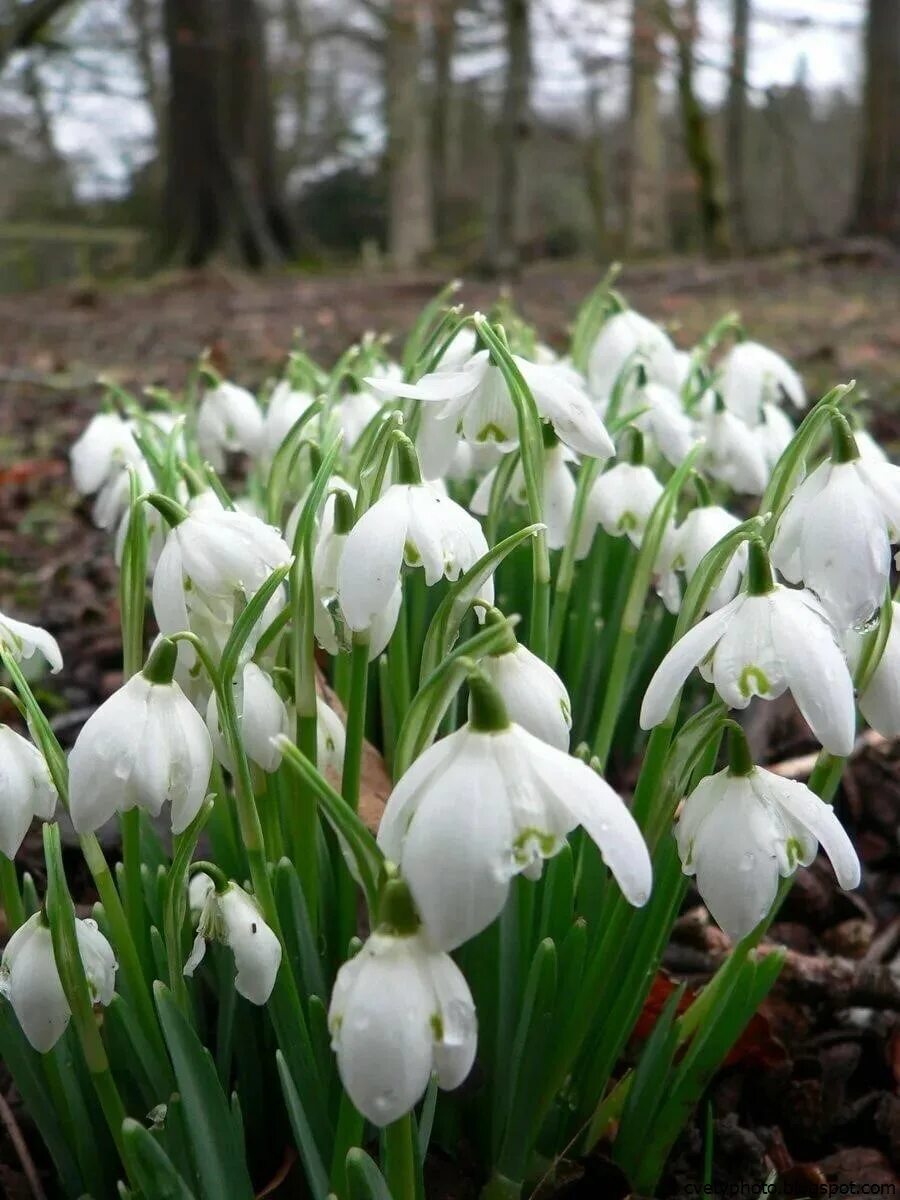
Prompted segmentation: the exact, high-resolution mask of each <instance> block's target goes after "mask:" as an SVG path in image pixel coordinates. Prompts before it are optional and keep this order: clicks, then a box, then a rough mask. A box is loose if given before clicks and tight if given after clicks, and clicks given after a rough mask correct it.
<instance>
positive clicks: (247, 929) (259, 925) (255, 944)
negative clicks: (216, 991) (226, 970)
mask: <svg viewBox="0 0 900 1200" xmlns="http://www.w3.org/2000/svg"><path fill="white" fill-rule="evenodd" d="M218 901H219V910H220V912H221V915H222V920H223V922H224V924H225V938H226V941H227V943H228V945H229V946H230V947H231V950H232V952H233V954H234V965H235V967H236V969H237V973H236V975H235V980H234V986H235V988H236V989H237V992H238V994H239V995H241V996H243V997H244V998H245V999H246V1000H249V1001H250V1003H251V1004H265V1003H266V1001H267V1000H268V999H269V996H271V994H272V989H273V988H274V986H275V979H276V976H277V975H278V968H279V967H280V965H281V942H279V940H278V938H277V936H276V935H275V933H274V932H273V931H272V930H271V929H270V928H269V926H268V925H267V924H266V922H265V921H264V920H263V918H262V914H261V913H260V911H259V908H258V907H257V905H256V903H255V901H254V900H253V899H252V898H251V897H250V896H248V895H247V893H246V892H245V891H243V889H242V888H239V887H237V886H236V885H235V884H231V885H230V886H229V887H228V888H226V889H225V891H224V892H223V893H222V894H221V895H220V896H219V897H218Z"/></svg>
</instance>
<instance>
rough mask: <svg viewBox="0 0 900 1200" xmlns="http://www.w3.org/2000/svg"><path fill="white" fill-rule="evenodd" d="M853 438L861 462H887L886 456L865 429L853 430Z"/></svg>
mask: <svg viewBox="0 0 900 1200" xmlns="http://www.w3.org/2000/svg"><path fill="white" fill-rule="evenodd" d="M853 438H854V441H855V442H856V448H857V450H858V451H859V457H860V458H861V459H862V460H863V462H882V463H884V462H888V461H889V459H888V456H887V455H886V454H885V452H884V451H883V450H882V448H881V447H880V446H879V445H878V443H877V442H876V440H875V439H874V438H873V437H872V435H871V433H869V431H868V430H867V429H854V430H853Z"/></svg>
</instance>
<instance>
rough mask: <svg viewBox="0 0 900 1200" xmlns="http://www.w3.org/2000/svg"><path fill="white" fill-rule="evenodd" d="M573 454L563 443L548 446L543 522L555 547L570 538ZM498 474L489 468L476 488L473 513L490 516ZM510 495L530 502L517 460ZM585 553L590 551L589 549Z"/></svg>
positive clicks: (521, 503) (550, 544) (471, 505)
mask: <svg viewBox="0 0 900 1200" xmlns="http://www.w3.org/2000/svg"><path fill="white" fill-rule="evenodd" d="M573 457H574V455H573V454H572V452H571V450H569V449H568V448H567V447H566V446H563V445H562V444H561V443H559V442H557V443H556V445H551V446H547V447H545V449H544V471H543V497H542V501H543V502H542V506H541V508H542V516H543V521H544V524H545V525H546V526H547V545H548V547H549V548H550V549H551V550H561V549H562V547H563V546H564V545H565V544H566V542H567V541H568V537H569V526H570V525H571V522H572V512H573V510H574V508H575V480H574V479H573V477H572V472H571V471H570V470H569V466H568V464H569V463H570V462H571V461H572V459H573ZM496 477H497V468H496V467H494V468H492V469H491V470H490V471H488V473H487V475H485V477H484V478H483V479H482V481H481V483H479V485H478V487H477V488H476V489H475V493H474V495H473V496H472V499H471V500H470V501H469V508H470V509H471V510H472V512H473V513H477V514H478V515H479V516H487V514H488V512H489V511H490V506H491V491H492V490H493V487H494V480H495V479H496ZM508 495H509V497H510V499H512V501H513V502H514V503H515V504H518V505H519V506H521V507H525V506H526V505H527V503H528V496H527V493H526V490H525V473H524V471H523V470H522V464H521V462H519V463H517V464H516V466H515V468H514V470H513V473H512V478H511V479H510V484H509V493H508ZM585 553H587V551H586V550H585ZM581 557H584V555H581Z"/></svg>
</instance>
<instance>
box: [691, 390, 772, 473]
mask: <svg viewBox="0 0 900 1200" xmlns="http://www.w3.org/2000/svg"><path fill="white" fill-rule="evenodd" d="M698 428H699V432H700V434H701V436H702V437H703V439H704V442H705V448H704V452H703V465H704V468H705V470H706V471H707V473H708V474H709V475H711V476H712V477H713V479H717V480H719V482H720V483H725V484H727V485H728V486H729V487H730V488H733V489H734V491H736V492H741V493H743V494H745V495H748V496H761V495H762V493H763V492H764V491H765V488H766V484H767V483H768V481H769V467H768V464H767V462H766V456H765V453H764V450H763V446H762V444H761V442H760V441H759V439H758V438H756V437H754V436H753V433H752V431H751V430H750V428H749V427H748V426H747V425H745V424H744V422H743V421H742V420H741V419H740V417H736V416H735V415H734V413H733V412H730V411H729V410H728V409H727V408H725V407H724V405H723V404H721V402H720V401H719V400H718V398H716V401H715V406H714V409H713V411H712V412H711V413H709V414H708V415H706V416H701V418H700V420H699V422H698Z"/></svg>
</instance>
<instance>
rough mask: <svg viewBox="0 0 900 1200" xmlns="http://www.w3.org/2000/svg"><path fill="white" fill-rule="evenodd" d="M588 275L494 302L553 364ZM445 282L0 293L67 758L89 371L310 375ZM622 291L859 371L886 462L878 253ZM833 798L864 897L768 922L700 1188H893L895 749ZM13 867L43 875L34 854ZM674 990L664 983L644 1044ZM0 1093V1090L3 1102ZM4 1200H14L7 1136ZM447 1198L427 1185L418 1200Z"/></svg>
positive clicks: (695, 322) (11, 465)
mask: <svg viewBox="0 0 900 1200" xmlns="http://www.w3.org/2000/svg"><path fill="white" fill-rule="evenodd" d="M596 277H597V275H596V272H595V271H594V270H593V269H591V268H589V267H575V266H572V267H568V266H560V265H541V266H535V267H533V268H530V269H528V270H527V271H526V272H525V273H524V274H523V276H522V278H521V279H520V280H519V281H518V282H517V283H516V284H515V286H514V287H513V288H512V289H511V290H512V295H513V299H514V301H515V303H516V305H517V306H518V307H519V309H520V310H521V311H522V313H523V314H524V315H525V317H526V318H527V319H529V320H530V321H532V322H534V323H535V324H536V325H537V327H538V328H539V330H540V332H541V335H542V336H543V337H544V338H545V340H547V341H548V342H550V343H551V344H552V345H554V346H556V347H558V348H561V347H562V346H564V345H565V340H566V330H567V327H568V325H569V323H570V322H571V319H572V317H573V315H574V312H575V310H576V307H577V305H578V302H579V301H580V300H581V298H582V297H583V296H584V295H585V294H586V293H587V291H588V290H589V289H590V288H591V286H592V285H593V284H594V282H595V281H596ZM440 282H441V281H440V280H439V279H438V278H437V276H433V275H431V276H429V275H421V276H416V277H414V278H398V277H375V276H371V277H370V276H361V275H359V274H356V275H349V274H348V275H331V276H309V275H304V276H301V275H289V274H285V275H281V276H277V277H254V278H248V277H246V276H243V275H237V274H232V273H230V272H227V271H224V270H209V271H206V272H203V273H196V274H184V275H173V276H169V277H162V278H158V279H155V280H153V281H148V282H136V283H133V284H129V285H127V286H126V285H116V286H111V285H110V286H107V285H81V286H77V287H66V288H60V289H54V290H52V291H45V292H41V293H32V294H25V295H16V296H2V297H0V609H2V610H3V611H7V612H10V613H12V614H13V615H15V616H17V617H20V618H24V619H32V620H35V621H39V622H40V623H41V624H42V625H45V626H46V627H48V628H49V629H50V630H51V631H52V632H53V633H54V634H55V635H56V636H57V638H58V639H59V641H60V644H61V646H62V650H63V655H64V658H65V661H66V666H65V669H64V671H63V673H62V674H61V676H59V677H58V678H56V679H54V680H52V681H50V682H49V683H48V684H47V685H46V688H45V689H44V690H43V691H42V693H41V699H42V700H43V701H44V702H45V703H46V705H47V707H48V711H50V712H52V713H53V714H54V721H55V724H56V727H57V731H58V733H59V735H60V737H61V739H62V740H63V741H64V742H69V741H71V739H72V738H73V737H74V735H75V733H76V732H77V730H78V728H80V726H81V724H82V723H83V721H84V720H85V718H86V716H87V715H89V713H90V712H91V711H92V710H93V708H94V707H95V706H96V705H97V703H99V701H100V700H101V699H103V698H104V697H105V696H107V695H108V694H109V693H110V692H111V691H112V690H113V689H114V688H115V687H116V686H117V685H118V683H119V681H120V678H121V676H120V668H121V662H120V657H119V654H120V648H119V635H118V614H117V608H116V598H115V570H114V567H113V563H112V556H111V547H110V544H109V538H108V536H107V535H106V534H103V533H100V532H98V531H96V530H94V529H93V528H92V527H91V525H90V522H89V520H88V516H87V511H86V508H85V506H84V504H83V503H82V502H81V501H80V500H79V498H78V497H77V496H76V495H75V494H74V492H73V490H72V488H71V486H70V484H69V480H68V474H67V471H68V468H67V462H66V456H67V451H68V448H69V446H70V445H71V443H72V441H73V440H74V439H75V437H76V436H77V435H78V433H79V431H80V430H81V428H82V427H83V426H84V424H85V423H86V421H87V420H88V418H89V416H90V414H91V412H92V411H94V409H95V408H96V405H97V403H98V400H99V397H100V394H101V389H100V388H99V387H98V386H97V379H98V377H99V376H106V377H109V378H112V379H115V380H116V381H117V382H118V383H121V384H122V385H124V386H127V387H132V388H140V387H143V386H147V385H151V384H159V385H165V386H168V387H173V388H178V387H180V386H182V385H183V384H184V382H185V380H186V378H187V375H188V372H189V371H190V369H191V367H192V365H193V364H194V362H195V361H196V358H197V355H198V353H199V352H200V351H201V350H203V349H204V348H206V347H210V348H212V350H213V351H214V353H215V356H216V361H217V362H218V363H219V364H220V365H221V366H222V367H223V369H224V370H226V371H227V372H228V373H230V374H231V375H232V376H233V377H234V378H235V379H236V380H237V381H239V382H243V383H248V384H249V385H250V386H253V385H256V384H259V383H260V382H261V381H262V380H263V379H264V378H265V377H267V376H271V375H274V374H275V373H276V372H277V371H278V370H279V367H280V365H281V364H282V363H283V361H284V357H285V354H286V352H287V351H288V349H289V348H290V346H291V343H292V340H293V337H294V334H295V332H296V331H297V330H302V332H303V339H304V345H305V346H306V348H307V349H308V350H309V351H310V353H312V354H313V356H314V357H318V358H320V359H321V361H322V362H323V363H324V364H328V363H330V362H332V361H333V360H334V359H335V358H336V357H337V355H338V354H339V353H340V352H341V350H342V349H344V348H345V347H346V346H347V345H348V344H349V343H351V342H352V341H354V340H356V339H358V338H359V337H360V336H361V334H362V333H364V332H365V331H366V330H369V329H372V330H375V331H377V332H383V331H387V330H389V331H393V332H395V333H396V334H397V335H398V350H399V339H400V337H401V336H402V334H403V333H404V332H405V331H406V330H407V329H408V328H409V326H410V324H411V322H412V320H413V319H414V317H415V315H416V314H417V312H418V311H419V309H420V308H421V306H422V305H423V303H424V302H425V301H426V300H427V299H428V298H429V297H430V296H431V295H432V294H433V293H434V292H435V291H436V290H437V288H438V286H439V285H440ZM620 287H621V290H622V291H623V292H624V293H625V295H626V296H627V298H628V299H629V301H630V302H631V303H632V304H633V305H634V307H635V308H637V309H638V310H640V311H642V312H644V313H646V314H647V315H648V316H650V317H653V318H655V319H657V320H661V321H663V322H665V323H666V324H667V326H668V327H669V328H670V329H671V330H672V331H673V335H674V337H675V339H676V341H677V342H679V343H680V344H681V345H684V346H689V345H690V344H691V343H692V342H693V340H695V339H696V338H697V337H699V336H700V335H701V334H702V333H703V332H704V331H705V330H706V329H708V328H709V326H710V325H711V324H712V323H713V322H714V321H715V320H716V319H717V318H718V317H720V316H721V315H722V314H723V313H725V312H727V311H729V310H731V309H736V310H737V311H738V312H740V314H741V316H742V318H743V322H744V326H745V328H746V330H747V333H748V335H749V336H751V337H753V338H756V339H758V340H760V341H763V342H765V343H767V344H770V345H772V346H773V347H774V348H776V349H778V350H780V351H781V352H783V353H784V354H785V355H787V356H788V357H789V358H790V359H791V360H792V361H793V362H794V364H795V365H796V366H797V368H798V369H799V370H800V371H801V373H802V374H803V376H804V378H805V380H806V383H807V387H808V389H809V392H810V394H811V395H813V396H816V395H818V394H820V393H821V392H822V391H824V390H826V389H827V388H828V387H830V386H831V385H832V384H834V383H837V382H841V381H845V380H847V379H851V378H855V379H856V380H857V381H858V385H859V391H860V394H861V395H862V396H863V397H865V398H866V403H865V407H866V409H867V410H868V411H869V412H870V414H871V418H872V423H873V426H874V428H875V430H876V432H877V433H878V434H879V436H880V437H881V438H882V441H883V442H884V443H885V444H887V445H888V448H889V449H890V448H893V451H894V457H895V460H898V461H900V457H898V454H897V450H898V447H900V269H898V263H897V260H896V259H894V258H891V257H890V255H888V254H887V253H886V252H885V251H883V250H882V249H879V248H878V247H872V246H865V245H858V246H849V247H848V246H843V247H837V248H835V249H834V250H833V251H829V250H827V249H822V250H817V251H815V252H802V253H801V252H798V253H796V254H792V255H784V256H779V257H777V258H761V259H752V260H746V261H742V262H738V263H734V262H731V263H727V264H698V263H696V262H687V261H672V262H667V263H664V264H653V265H650V264H648V265H639V266H636V267H634V268H631V269H628V270H626V271H625V272H624V273H623V275H622V277H621V279H620ZM497 290H498V289H497V286H496V285H492V284H487V283H484V282H473V283H471V284H466V286H465V287H464V288H463V290H462V292H461V294H460V299H461V300H462V301H463V302H464V303H465V304H466V305H467V306H468V307H481V308H488V307H489V306H490V304H491V303H492V302H493V300H494V299H495V298H496V296H497ZM765 707H766V708H767V709H769V708H770V709H772V710H773V713H774V710H775V706H771V705H770V706H765ZM3 717H4V714H3V712H2V711H0V720H2V719H3ZM759 737H761V739H762V744H761V746H760V752H761V753H762V754H763V755H764V756H765V758H766V759H767V760H768V761H776V760H781V759H784V758H787V757H790V756H793V755H797V754H800V755H802V754H804V753H805V752H807V751H809V750H811V749H812V746H811V745H809V744H808V743H807V744H805V743H804V742H803V735H802V732H800V731H798V729H797V728H796V726H795V725H794V724H793V723H792V722H791V721H790V720H789V719H784V718H783V717H778V719H776V720H774V721H769V722H768V723H767V725H766V726H765V728H764V730H763V731H762V734H761V735H759V736H758V738H757V740H758V741H759ZM798 770H802V764H801V765H800V767H799V768H798ZM839 803H840V804H841V805H842V812H843V815H844V816H845V817H846V818H847V821H848V823H849V825H850V827H851V832H852V834H853V837H854V841H855V842H856V844H857V846H858V847H859V848H860V852H861V856H862V858H863V860H864V864H865V876H864V884H863V887H862V888H861V889H860V891H859V892H857V893H854V894H852V895H847V894H844V893H841V892H839V891H837V889H836V886H835V884H834V882H833V877H832V875H831V872H830V869H828V868H827V867H823V866H822V864H821V862H819V863H817V864H816V865H815V866H814V867H813V868H812V869H811V870H810V871H808V872H801V873H800V876H799V879H798V885H797V886H796V887H795V888H794V890H793V892H792V894H791V897H790V899H789V902H788V904H787V906H786V907H785V909H784V910H783V914H782V919H781V920H780V921H779V923H778V924H777V925H776V926H774V927H773V931H772V939H773V940H774V941H781V942H783V944H785V945H787V946H788V947H789V950H790V955H789V960H788V965H787V968H786V969H785V971H784V973H783V976H782V982H781V984H780V985H779V986H778V988H777V989H776V991H775V993H774V995H773V997H772V999H771V1000H770V1001H769V1002H767V1004H766V1006H765V1010H764V1011H763V1013H762V1014H761V1015H760V1016H759V1017H758V1018H757V1020H756V1021H755V1022H754V1024H753V1026H752V1027H751V1031H750V1034H749V1035H748V1037H747V1038H745V1040H744V1042H743V1043H742V1045H741V1047H740V1049H739V1051H738V1053H737V1054H736V1055H734V1056H733V1058H732V1061H731V1062H730V1063H729V1064H728V1065H727V1066H726V1068H725V1069H723V1071H721V1072H720V1073H719V1075H718V1076H717V1078H716V1080H715V1081H714V1083H713V1084H712V1086H711V1088H710V1092H709V1099H710V1102H711V1104H712V1113H713V1117H714V1124H713V1131H714V1160H715V1174H714V1183H715V1184H716V1185H717V1186H720V1187H722V1188H727V1187H728V1186H729V1185H732V1186H733V1185H735V1184H739V1183H744V1182H746V1183H747V1184H748V1185H752V1184H753V1183H761V1182H763V1181H764V1180H765V1179H766V1177H767V1176H768V1174H769V1172H770V1171H771V1170H773V1169H776V1170H777V1171H778V1172H779V1175H780V1178H781V1180H782V1182H783V1185H784V1187H785V1190H786V1191H787V1194H790V1195H795V1196H814V1195H823V1194H828V1191H827V1190H824V1191H823V1190H822V1189H823V1188H825V1189H827V1188H828V1187H829V1186H836V1187H845V1186H847V1185H850V1184H857V1185H861V1184H864V1183H865V1184H868V1185H876V1184H883V1185H894V1186H897V1185H898V1184H900V850H898V838H897V827H898V811H900V809H898V803H900V752H898V751H897V750H896V749H895V748H894V747H892V746H890V745H883V744H874V745H869V746H868V747H866V748H865V749H864V750H863V751H862V752H861V753H859V754H858V755H857V756H856V757H855V759H854V761H853V763H852V765H851V767H850V769H849V770H848V772H847V776H846V782H845V784H844V788H843V794H842V796H841V798H840V801H839ZM25 857H26V863H27V865H28V867H29V869H32V870H33V871H34V872H35V873H36V875H37V876H38V877H39V876H40V864H39V855H38V854H37V853H36V852H33V851H31V850H29V851H28V852H27V853H26V856H25ZM694 904H695V905H696V897H695V898H694ZM704 914H705V910H703V909H701V908H699V907H693V908H689V909H688V910H687V911H686V913H685V914H684V916H683V917H682V920H681V922H680V925H679V929H678V931H677V936H676V938H675V939H674V941H673V944H672V947H671V948H670V951H669V953H668V955H667V959H666V967H667V970H668V971H669V972H671V973H672V974H674V975H675V976H676V977H677V978H682V979H688V980H689V981H690V982H691V983H693V984H700V983H702V982H703V981H704V980H705V979H706V978H707V977H708V976H709V974H710V973H711V972H712V970H714V968H715V965H716V963H717V960H718V959H719V957H720V956H721V954H722V952H723V946H722V944H721V935H718V934H717V931H716V930H715V928H714V927H711V926H710V925H709V923H708V920H707V919H706V918H705V915H704ZM0 932H2V929H0ZM669 987H670V983H669V980H668V976H667V975H661V976H660V978H659V980H658V981H657V986H656V987H655V988H654V992H653V996H652V998H651V1000H652V1003H651V1005H650V1006H649V1007H648V1012H647V1014H646V1015H647V1020H646V1021H645V1022H644V1032H646V1028H647V1027H648V1026H649V1024H650V1023H651V1019H652V1015H653V1012H654V1011H655V1010H656V1006H657V1005H658V1004H661V1003H662V1002H663V1001H664V999H665V996H666V994H667V991H668V989H669ZM5 1083H6V1085H5V1086H4V1081H3V1080H2V1078H0V1088H2V1090H3V1091H4V1092H8V1091H9V1083H8V1080H7V1081H5ZM705 1124H706V1113H705V1112H703V1113H700V1114H698V1120H697V1123H696V1125H695V1126H693V1127H692V1128H691V1129H690V1130H689V1131H688V1133H687V1134H686V1135H685V1137H684V1138H683V1139H682V1141H681V1143H680V1144H679V1146H678V1148H677V1150H676V1153H675V1155H674V1156H673V1160H672V1163H671V1165H670V1170H669V1172H668V1176H667V1179H666V1185H665V1188H664V1189H663V1191H662V1192H661V1193H660V1194H661V1195H671V1196H687V1195H690V1194H691V1192H690V1190H689V1188H690V1185H694V1186H696V1184H697V1182H698V1179H700V1178H701V1175H700V1173H699V1172H700V1167H699V1164H700V1163H701V1162H702V1155H703V1142H704V1133H703V1132H702V1131H703V1130H704V1128H705ZM28 1132H29V1131H28V1129H27V1127H26V1134H27V1133H28ZM583 1167H584V1173H583V1175H582V1177H581V1178H580V1179H578V1180H576V1181H574V1182H573V1183H572V1184H571V1185H570V1186H569V1187H568V1188H567V1189H565V1192H564V1194H566V1195H569V1196H573V1197H576V1196H585V1197H586V1196H588V1195H590V1196H594V1197H596V1196H603V1197H608V1198H609V1200H617V1197H618V1196H624V1195H625V1192H626V1190H627V1189H626V1188H625V1185H624V1183H623V1182H622V1181H621V1180H618V1179H617V1178H616V1176H615V1171H614V1169H613V1168H611V1167H610V1165H609V1164H608V1163H607V1162H606V1161H605V1160H604V1159H603V1157H602V1156H598V1157H596V1158H595V1159H594V1160H592V1162H590V1163H588V1164H583ZM4 1189H5V1190H4ZM0 1194H3V1195H6V1196H8V1197H10V1200H20V1197H21V1198H24V1197H27V1196H30V1195H31V1193H30V1192H29V1190H28V1187H27V1184H26V1183H25V1181H24V1177H23V1176H22V1175H21V1174H20V1173H19V1171H18V1168H17V1165H16V1160H15V1156H14V1154H13V1153H12V1149H11V1144H10V1142H9V1138H8V1135H7V1134H6V1133H4V1131H3V1129H2V1128H0ZM445 1194H446V1195H448V1196H449V1195H451V1192H450V1191H449V1190H447V1191H446V1192H445V1190H444V1187H443V1186H442V1184H440V1183H439V1182H437V1181H435V1185H434V1196H435V1197H437V1196H439V1195H441V1196H443V1195H445ZM452 1194H454V1195H459V1194H460V1193H458V1192H455V1193H452ZM693 1194H695V1195H696V1194H697V1193H696V1192H694V1193H693ZM722 1194H727V1193H726V1192H723V1193H722ZM732 1194H736V1193H732ZM831 1194H841V1193H838V1192H832V1193H831ZM843 1194H847V1192H844V1193H843ZM881 1194H895V1193H893V1192H890V1191H885V1192H883V1193H881Z"/></svg>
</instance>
